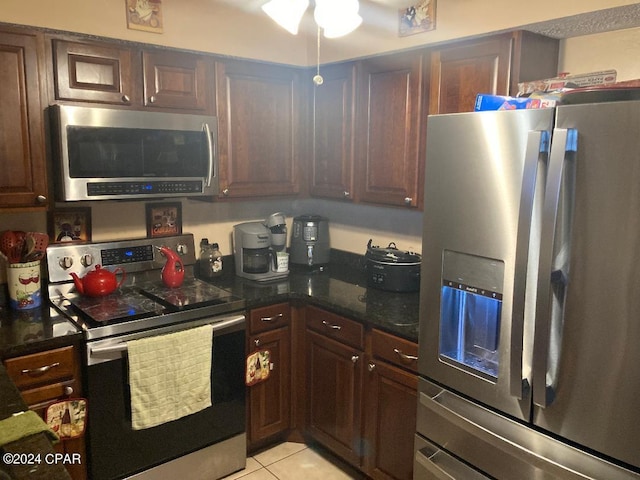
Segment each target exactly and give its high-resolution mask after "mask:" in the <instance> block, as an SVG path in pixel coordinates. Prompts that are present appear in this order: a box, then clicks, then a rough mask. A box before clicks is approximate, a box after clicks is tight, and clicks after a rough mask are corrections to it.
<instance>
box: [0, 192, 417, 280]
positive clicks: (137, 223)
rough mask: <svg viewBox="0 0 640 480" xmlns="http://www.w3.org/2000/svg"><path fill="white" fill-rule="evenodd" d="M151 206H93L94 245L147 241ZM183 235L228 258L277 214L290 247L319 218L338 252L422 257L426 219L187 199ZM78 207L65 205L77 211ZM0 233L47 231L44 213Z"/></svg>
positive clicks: (22, 217)
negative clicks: (236, 234) (372, 247)
mask: <svg viewBox="0 0 640 480" xmlns="http://www.w3.org/2000/svg"><path fill="white" fill-rule="evenodd" d="M146 203H152V202H144V201H140V202H93V203H92V202H89V203H83V204H82V205H83V206H90V207H91V223H92V239H93V240H96V241H103V240H116V239H123V238H135V237H145V236H146V227H145V205H146ZM181 203H182V215H183V225H182V230H183V232H185V233H193V234H194V237H195V241H196V244H199V242H200V239H201V238H208V239H209V241H210V242H217V243H218V244H219V246H220V251H221V252H222V254H223V255H230V254H232V253H233V250H232V231H233V225H235V224H237V223H241V222H249V221H257V220H264V219H265V218H266V217H267V216H268V215H269V214H271V213H273V212H284V213H285V215H286V217H287V227H288V229H289V233H288V235H287V245H288V244H289V238H290V230H291V224H292V222H293V217H295V216H296V215H301V214H305V213H314V214H319V215H323V216H325V217H327V218H328V219H329V233H330V238H331V247H332V248H333V249H337V250H342V251H345V252H352V253H355V254H358V255H364V254H365V252H366V247H367V242H368V241H369V239H370V238H371V239H373V243H374V244H376V245H381V246H386V245H388V244H389V242H395V243H396V245H397V246H398V248H400V249H402V250H411V251H415V252H417V253H421V252H422V214H421V212H418V211H410V210H404V209H401V208H390V207H376V206H368V205H362V204H359V205H353V204H348V203H344V202H337V201H329V200H319V199H302V200H291V199H275V200H266V201H247V202H233V203H231V202H219V203H217V202H214V203H208V202H201V201H197V200H186V199H182V201H181ZM74 205H75V204H60V206H61V207H72V206H74ZM0 225H2V227H1V228H0V229H1V230H6V229H11V230H25V231H43V232H44V231H46V229H47V216H46V214H45V213H20V214H0ZM0 283H6V275H5V268H0Z"/></svg>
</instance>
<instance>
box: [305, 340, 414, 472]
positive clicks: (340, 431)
mask: <svg viewBox="0 0 640 480" xmlns="http://www.w3.org/2000/svg"><path fill="white" fill-rule="evenodd" d="M307 352H308V369H309V370H308V383H307V385H308V387H307V388H308V399H309V400H308V402H307V408H308V422H309V425H308V427H309V433H310V434H311V435H312V436H313V437H314V438H315V439H316V440H317V441H318V442H320V443H322V444H324V445H325V446H326V447H328V448H330V449H331V450H333V451H335V452H336V453H337V454H338V455H340V456H341V457H342V458H344V459H345V460H347V461H349V462H351V463H352V464H353V465H356V466H359V465H360V455H361V450H362V445H361V441H362V412H361V410H362V409H361V399H362V374H363V361H362V355H363V354H362V352H361V351H359V350H356V349H354V348H353V347H350V346H347V345H344V344H342V343H339V342H336V341H334V340H331V339H329V338H326V337H324V336H322V335H318V334H317V333H314V332H312V331H310V330H308V331H307ZM414 409H415V408H414Z"/></svg>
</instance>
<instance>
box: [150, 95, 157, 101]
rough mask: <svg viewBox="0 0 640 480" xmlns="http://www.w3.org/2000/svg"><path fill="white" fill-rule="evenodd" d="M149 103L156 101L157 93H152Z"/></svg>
mask: <svg viewBox="0 0 640 480" xmlns="http://www.w3.org/2000/svg"><path fill="white" fill-rule="evenodd" d="M149 103H156V97H155V95H151V96H150V97H149Z"/></svg>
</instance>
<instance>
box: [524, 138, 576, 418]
mask: <svg viewBox="0 0 640 480" xmlns="http://www.w3.org/2000/svg"><path fill="white" fill-rule="evenodd" d="M577 139H578V132H577V130H575V129H561V128H556V129H555V130H554V133H553V141H552V146H551V156H550V161H549V172H548V175H547V186H546V191H545V199H544V206H543V212H542V214H543V219H542V232H541V239H540V260H539V261H540V263H539V267H538V288H537V303H536V320H535V332H534V344H533V403H534V404H535V405H537V406H538V407H541V408H546V407H548V406H549V405H551V403H552V402H553V400H554V397H555V387H556V382H557V376H558V371H557V370H558V368H559V362H560V355H561V351H560V349H561V343H562V341H561V340H562V329H563V324H564V301H565V295H566V289H567V284H568V283H569V258H570V243H569V242H570V239H571V220H572V217H573V194H574V192H573V187H574V186H573V184H574V182H575V158H576V152H577V143H578V140H577ZM558 263H561V264H562V265H557V264H558ZM552 343H553V347H552ZM550 352H551V354H550Z"/></svg>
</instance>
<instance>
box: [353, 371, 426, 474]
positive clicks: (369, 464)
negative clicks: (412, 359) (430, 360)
mask: <svg viewBox="0 0 640 480" xmlns="http://www.w3.org/2000/svg"><path fill="white" fill-rule="evenodd" d="M366 375H367V377H366V378H367V381H366V389H367V390H366V395H365V398H366V403H365V417H366V427H365V429H366V432H365V438H366V440H367V443H368V445H369V446H370V448H369V449H368V450H367V452H366V455H365V468H366V471H367V474H368V475H369V476H370V477H371V478H373V479H375V480H411V479H412V478H413V442H414V436H415V431H416V410H417V405H418V397H417V389H418V377H417V375H416V374H412V373H408V372H405V371H403V370H401V369H399V368H396V367H393V366H391V365H389V364H386V363H384V362H381V361H376V360H371V361H369V363H368V364H367V374H366Z"/></svg>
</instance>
